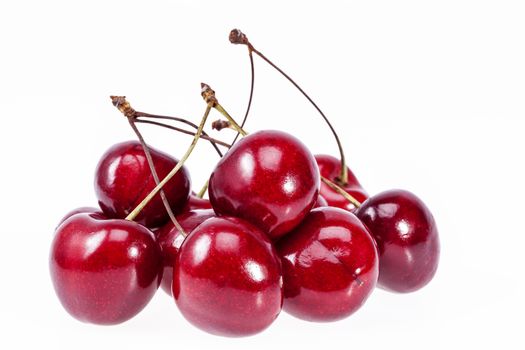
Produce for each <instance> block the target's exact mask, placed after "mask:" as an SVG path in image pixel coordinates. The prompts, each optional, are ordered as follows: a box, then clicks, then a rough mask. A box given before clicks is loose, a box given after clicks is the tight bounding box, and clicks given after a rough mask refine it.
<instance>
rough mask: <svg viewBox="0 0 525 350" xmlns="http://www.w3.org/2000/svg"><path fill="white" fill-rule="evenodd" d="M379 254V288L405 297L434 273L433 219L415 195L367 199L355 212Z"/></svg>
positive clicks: (404, 193) (390, 194)
mask: <svg viewBox="0 0 525 350" xmlns="http://www.w3.org/2000/svg"><path fill="white" fill-rule="evenodd" d="M356 214H357V216H358V217H359V218H360V219H361V221H362V222H363V223H364V224H365V225H366V226H367V227H368V228H369V230H370V232H371V233H372V235H373V236H374V238H375V240H376V242H377V246H378V250H379V281H378V286H380V287H381V288H384V289H386V290H389V291H393V292H399V293H408V292H412V291H415V290H418V289H420V288H422V287H423V286H425V285H426V284H427V283H428V282H430V280H431V279H432V277H433V276H434V274H435V273H436V270H437V266H438V262H439V237H438V230H437V227H436V223H435V221H434V217H433V216H432V214H431V213H430V210H428V208H427V207H426V206H425V204H424V203H423V202H422V201H421V200H420V199H419V198H418V197H416V196H415V195H414V194H412V193H410V192H408V191H402V190H390V191H385V192H383V193H380V194H378V195H375V196H372V197H370V198H369V199H367V200H366V201H365V202H364V203H363V204H362V205H361V207H360V208H359V209H358V210H357V212H356Z"/></svg>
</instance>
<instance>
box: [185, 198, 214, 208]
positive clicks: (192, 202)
mask: <svg viewBox="0 0 525 350" xmlns="http://www.w3.org/2000/svg"><path fill="white" fill-rule="evenodd" d="M199 209H211V203H210V201H209V200H207V199H205V198H199V197H197V196H196V195H194V194H191V195H190V198H189V200H188V203H187V204H186V207H185V208H184V211H190V210H199Z"/></svg>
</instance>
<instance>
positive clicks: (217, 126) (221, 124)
mask: <svg viewBox="0 0 525 350" xmlns="http://www.w3.org/2000/svg"><path fill="white" fill-rule="evenodd" d="M231 126H232V124H231V123H230V122H229V121H227V120H222V119H217V120H216V121H214V122H213V123H211V128H212V129H213V130H217V131H221V130H222V129H226V128H230V127H231Z"/></svg>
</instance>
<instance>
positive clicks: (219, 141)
mask: <svg viewBox="0 0 525 350" xmlns="http://www.w3.org/2000/svg"><path fill="white" fill-rule="evenodd" d="M135 123H142V124H152V125H157V126H161V127H163V128H167V129H171V130H175V131H178V132H180V133H183V134H186V135H191V136H195V133H194V132H191V131H188V130H184V129H181V128H178V127H176V126H172V125H168V124H164V123H161V122H157V121H153V120H144V119H137V120H135ZM201 139H203V140H208V141H212V145H214V147H216V145H219V146H224V147H226V148H230V147H231V145H230V144H228V143H226V142H223V141H221V140H217V139H214V138H212V137H210V136H208V134H204V131H203V133H202V135H201ZM216 150H217V153H218V154H219V156H221V157H222V156H223V154H222V152H221V151H220V150H219V149H218V148H216Z"/></svg>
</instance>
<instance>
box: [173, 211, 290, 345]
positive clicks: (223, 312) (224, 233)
mask: <svg viewBox="0 0 525 350" xmlns="http://www.w3.org/2000/svg"><path fill="white" fill-rule="evenodd" d="M173 295H174V297H175V300H176V303H177V305H178V307H179V309H180V311H181V312H182V314H183V315H184V317H185V318H186V319H187V320H188V321H190V322H191V323H192V324H193V325H195V326H197V327H198V328H200V329H202V330H205V331H207V332H209V333H213V334H216V335H222V336H232V337H237V336H248V335H252V334H255V333H258V332H260V331H262V330H264V329H265V328H267V327H268V326H269V325H270V324H271V323H272V322H273V321H274V320H275V318H276V317H277V316H278V315H279V312H280V311H281V307H282V298H283V294H282V278H281V265H280V261H279V257H278V256H277V253H276V252H275V250H274V248H273V247H272V244H271V243H270V241H269V239H268V237H267V236H266V235H265V234H264V233H263V232H262V231H260V230H259V229H258V228H256V227H255V226H253V225H251V224H249V223H248V222H246V221H244V220H242V219H238V218H233V217H217V218H211V219H208V220H206V221H205V222H204V223H202V224H201V225H199V226H198V227H197V228H196V229H195V230H193V231H192V233H191V234H190V235H189V236H188V237H187V238H186V240H185V241H184V243H183V244H182V246H181V249H180V252H179V254H178V256H177V261H176V263H175V268H174V278H173Z"/></svg>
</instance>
